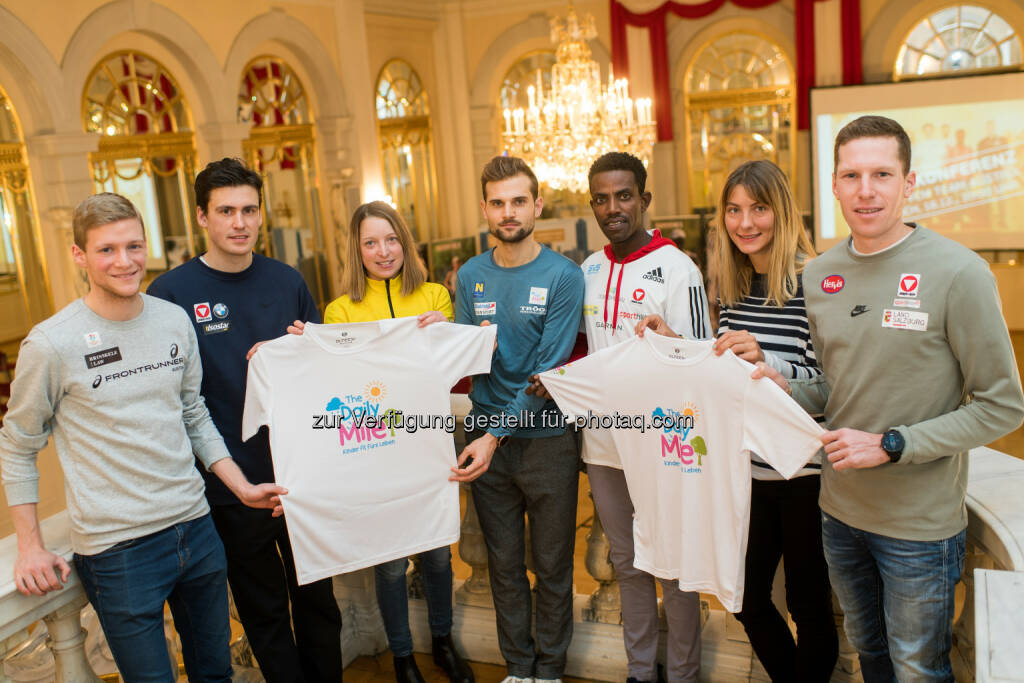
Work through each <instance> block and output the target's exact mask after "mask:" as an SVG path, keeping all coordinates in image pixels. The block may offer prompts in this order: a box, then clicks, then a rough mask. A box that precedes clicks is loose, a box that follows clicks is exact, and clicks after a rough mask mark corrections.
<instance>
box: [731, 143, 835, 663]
mask: <svg viewBox="0 0 1024 683" xmlns="http://www.w3.org/2000/svg"><path fill="white" fill-rule="evenodd" d="M718 208H719V212H718V220H716V222H715V237H716V239H718V245H717V246H718V249H717V250H716V251H715V261H716V263H715V269H714V271H715V277H716V282H717V284H718V298H719V306H720V308H721V314H720V318H719V324H718V338H717V339H716V340H715V352H716V353H718V354H722V353H724V352H725V350H726V349H732V351H733V353H735V354H736V355H737V356H739V357H740V358H742V359H744V360H747V361H750V362H751V363H756V362H758V361H764V362H765V363H767V364H768V365H771V366H772V367H774V368H775V369H777V370H778V371H779V372H780V373H782V376H783V377H786V378H794V377H803V378H806V377H812V376H814V375H817V374H820V372H821V371H820V370H819V369H818V366H817V363H816V362H815V358H814V349H813V348H812V346H811V335H810V330H809V328H808V325H807V310H806V309H805V307H804V295H803V289H802V287H801V282H800V271H801V270H803V264H804V262H805V261H806V260H807V259H809V258H811V257H812V256H813V255H814V246H813V245H812V244H811V241H810V239H809V238H808V236H807V233H806V231H805V230H804V226H803V221H802V220H801V217H800V213H799V210H798V209H797V206H796V201H795V200H794V199H793V192H792V190H791V189H790V186H789V182H788V181H787V179H786V176H785V174H784V173H783V172H782V170H780V169H779V167H778V166H776V165H775V164H773V163H771V162H770V161H750V162H747V163H745V164H743V165H742V166H740V167H739V168H737V169H736V170H735V171H733V172H732V174H730V176H729V178H728V180H726V182H725V186H724V188H723V189H722V197H721V200H720V205H719V207H718ZM819 419H820V418H819ZM819 458H820V456H815V459H814V460H813V461H812V462H811V463H808V466H807V467H805V468H804V469H802V470H801V471H800V472H798V473H797V475H796V476H795V477H794V478H793V479H791V480H789V481H785V480H784V479H783V478H782V477H781V475H779V473H778V472H776V471H775V470H774V469H772V467H771V466H770V465H768V464H767V463H765V462H764V461H763V460H761V458H759V457H758V456H757V455H756V454H753V453H752V454H751V460H752V462H751V465H752V467H751V470H752V472H753V477H754V481H753V482H752V487H751V498H750V536H749V539H748V541H747V558H746V579H745V584H744V589H743V610H742V611H741V612H740V613H739V614H737V615H736V617H737V618H738V619H739V620H740V622H741V623H742V624H743V627H744V629H746V632H747V636H748V637H749V638H750V644H751V646H752V647H753V648H754V652H755V653H756V654H757V656H758V658H759V659H760V660H761V663H762V664H763V665H764V668H765V669H766V670H767V672H768V675H769V676H771V678H772V680H773V681H799V682H804V681H828V680H829V678H831V676H832V669H833V668H834V667H835V663H836V658H837V656H838V640H837V637H836V629H835V622H834V621H833V617H832V590H831V587H830V585H829V581H828V569H827V567H826V565H825V558H824V555H823V552H822V547H821V512H820V511H819V509H818V491H819V486H820V483H819V482H820V476H819V475H820V474H821V462H820V460H819ZM780 557H782V558H783V559H784V562H785V574H786V606H787V608H788V609H789V613H790V615H791V616H792V617H793V621H794V622H795V623H796V628H797V639H796V641H795V642H794V640H793V636H792V635H791V634H790V631H789V627H788V625H787V624H786V620H785V619H784V618H783V616H782V615H780V614H779V612H778V610H776V609H775V605H774V604H773V603H772V599H771V593H772V583H773V580H774V577H775V569H776V567H777V566H778V564H779V558H780Z"/></svg>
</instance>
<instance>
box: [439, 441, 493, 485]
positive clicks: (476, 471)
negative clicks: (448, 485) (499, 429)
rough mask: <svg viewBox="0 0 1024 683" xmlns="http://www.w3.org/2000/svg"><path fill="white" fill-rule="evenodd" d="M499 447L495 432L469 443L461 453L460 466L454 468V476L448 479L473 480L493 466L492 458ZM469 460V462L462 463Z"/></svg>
mask: <svg viewBox="0 0 1024 683" xmlns="http://www.w3.org/2000/svg"><path fill="white" fill-rule="evenodd" d="M497 447H498V438H497V437H496V436H494V435H493V434H484V435H483V436H481V437H479V438H477V439H474V440H473V442H472V443H470V444H468V445H467V446H466V447H465V448H464V449H462V453H460V454H459V459H458V467H453V468H452V476H450V477H448V481H473V480H474V479H476V478H477V477H479V476H480V475H481V474H483V473H484V472H486V471H487V468H488V467H490V466H491V458H493V457H494V451H495V449H496V448H497ZM467 460H468V461H469V464H468V465H466V466H465V467H463V466H462V465H463V464H464V463H465V462H466V461H467Z"/></svg>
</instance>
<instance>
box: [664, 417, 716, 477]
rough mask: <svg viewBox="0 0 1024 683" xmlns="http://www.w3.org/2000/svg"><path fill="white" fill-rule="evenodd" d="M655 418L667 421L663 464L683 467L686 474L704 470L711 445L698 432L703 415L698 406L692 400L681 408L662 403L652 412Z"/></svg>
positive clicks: (665, 423)
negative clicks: (695, 429)
mask: <svg viewBox="0 0 1024 683" xmlns="http://www.w3.org/2000/svg"><path fill="white" fill-rule="evenodd" d="M651 418H656V419H658V420H661V421H662V422H663V423H664V426H663V427H662V434H661V457H662V464H663V465H665V466H666V467H680V468H681V469H680V471H681V472H683V473H684V474H697V473H700V472H701V468H702V467H703V465H704V457H705V456H706V455H707V454H708V447H707V444H706V443H704V438H703V437H701V436H699V435H697V434H696V433H694V428H695V426H696V424H697V420H698V419H699V418H700V410H699V409H698V408H697V406H696V405H694V404H693V403H689V402H687V403H684V404H683V406H682V408H681V409H680V410H673V409H672V408H669V409H663V408H662V407H661V406H658V407H657V408H655V409H654V411H653V412H652V413H651ZM670 437H671V438H670ZM687 441H689V442H687Z"/></svg>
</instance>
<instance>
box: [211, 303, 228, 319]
mask: <svg viewBox="0 0 1024 683" xmlns="http://www.w3.org/2000/svg"><path fill="white" fill-rule="evenodd" d="M213 314H214V315H215V316H216V317H217V318H221V319H223V318H226V317H228V307H227V306H225V305H224V304H214V305H213Z"/></svg>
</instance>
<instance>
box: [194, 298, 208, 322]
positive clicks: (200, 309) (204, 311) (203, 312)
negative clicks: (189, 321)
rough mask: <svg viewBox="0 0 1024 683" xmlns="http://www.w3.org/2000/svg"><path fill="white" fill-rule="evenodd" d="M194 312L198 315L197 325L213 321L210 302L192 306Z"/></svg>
mask: <svg viewBox="0 0 1024 683" xmlns="http://www.w3.org/2000/svg"><path fill="white" fill-rule="evenodd" d="M192 312H193V313H195V315H196V322H197V323H205V322H209V321H211V320H213V313H212V311H211V310H210V302H209V301H204V302H203V303H201V304H192Z"/></svg>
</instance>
